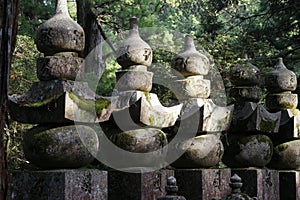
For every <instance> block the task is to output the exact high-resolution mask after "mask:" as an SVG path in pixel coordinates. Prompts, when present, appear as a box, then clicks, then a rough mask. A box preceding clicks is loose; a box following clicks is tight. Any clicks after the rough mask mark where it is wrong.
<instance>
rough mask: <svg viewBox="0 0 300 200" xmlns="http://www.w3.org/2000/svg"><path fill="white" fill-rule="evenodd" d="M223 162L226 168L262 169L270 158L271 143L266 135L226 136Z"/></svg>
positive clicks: (271, 153)
mask: <svg viewBox="0 0 300 200" xmlns="http://www.w3.org/2000/svg"><path fill="white" fill-rule="evenodd" d="M228 139H229V145H228V146H227V147H225V152H224V156H223V159H222V160H223V162H224V164H225V165H227V166H228V167H264V166H266V165H267V164H268V163H269V162H270V161H271V158H272V155H273V143H272V141H271V139H270V138H269V137H268V136H266V135H261V134H258V135H250V136H232V135H228Z"/></svg>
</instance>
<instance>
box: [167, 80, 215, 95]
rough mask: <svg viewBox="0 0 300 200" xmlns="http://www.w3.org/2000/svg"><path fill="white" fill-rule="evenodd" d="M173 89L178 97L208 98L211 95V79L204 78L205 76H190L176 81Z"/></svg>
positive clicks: (172, 86)
mask: <svg viewBox="0 0 300 200" xmlns="http://www.w3.org/2000/svg"><path fill="white" fill-rule="evenodd" d="M171 89H172V91H173V93H174V95H175V97H176V98H177V99H189V98H204V99H206V98H208V97H209V95H210V80H206V79H203V76H189V77H187V78H185V79H182V80H176V81H174V82H173V84H172V85H171Z"/></svg>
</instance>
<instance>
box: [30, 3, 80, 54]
mask: <svg viewBox="0 0 300 200" xmlns="http://www.w3.org/2000/svg"><path fill="white" fill-rule="evenodd" d="M84 42H85V36H84V31H83V29H82V27H81V26H80V25H79V24H78V23H77V22H75V21H74V20H73V19H72V18H71V17H70V15H69V13H68V7H67V1H66V0H60V1H58V3H57V6H56V14H55V15H54V16H53V17H52V18H50V19H49V20H47V21H46V22H44V23H43V24H42V25H41V26H40V27H39V28H38V30H37V33H36V37H35V43H36V45H37V49H38V50H39V51H41V52H42V53H44V54H45V55H54V54H55V53H58V52H64V51H75V52H81V51H82V50H83V49H84Z"/></svg>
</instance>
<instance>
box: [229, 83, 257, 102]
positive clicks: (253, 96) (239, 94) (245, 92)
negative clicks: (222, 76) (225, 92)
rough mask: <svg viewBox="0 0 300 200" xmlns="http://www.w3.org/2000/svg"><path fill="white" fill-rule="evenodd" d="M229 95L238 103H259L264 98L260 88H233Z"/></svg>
mask: <svg viewBox="0 0 300 200" xmlns="http://www.w3.org/2000/svg"><path fill="white" fill-rule="evenodd" d="M229 95H230V96H231V97H232V98H234V99H235V101H236V102H237V103H239V102H243V101H252V102H258V101H259V100H260V99H261V97H262V91H261V88H260V87H258V86H249V87H247V86H244V87H233V88H230V90H229Z"/></svg>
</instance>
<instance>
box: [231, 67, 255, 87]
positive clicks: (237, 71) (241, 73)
mask: <svg viewBox="0 0 300 200" xmlns="http://www.w3.org/2000/svg"><path fill="white" fill-rule="evenodd" d="M229 73H230V81H231V82H232V84H234V85H235V86H256V85H258V84H259V81H260V77H259V70H258V68H257V67H255V66H253V65H252V64H251V63H249V62H248V61H247V62H246V63H245V64H239V65H236V66H234V67H232V68H231V69H230V72H229Z"/></svg>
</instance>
